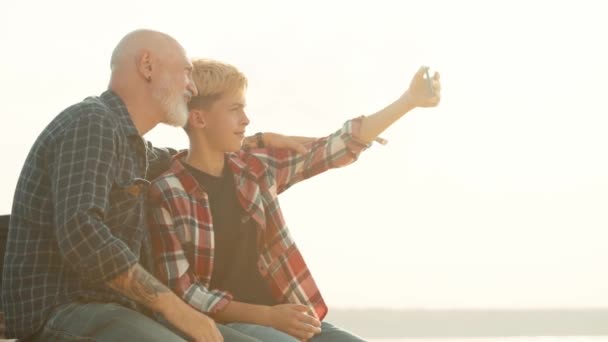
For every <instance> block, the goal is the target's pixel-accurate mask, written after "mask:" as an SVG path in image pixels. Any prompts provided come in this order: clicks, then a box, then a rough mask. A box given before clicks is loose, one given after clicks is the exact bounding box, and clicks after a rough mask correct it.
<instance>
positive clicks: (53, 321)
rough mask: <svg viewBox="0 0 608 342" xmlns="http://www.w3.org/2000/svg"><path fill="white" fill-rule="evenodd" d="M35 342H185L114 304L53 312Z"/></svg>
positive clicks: (73, 306) (70, 306)
mask: <svg viewBox="0 0 608 342" xmlns="http://www.w3.org/2000/svg"><path fill="white" fill-rule="evenodd" d="M34 340H36V341H66V342H70V341H100V342H106V341H107V342H121V341H124V342H127V341H128V342H132V341H152V342H184V341H185V340H184V339H182V338H181V337H180V336H178V335H176V334H175V333H173V332H172V331H170V330H169V329H167V328H166V327H164V326H162V325H161V324H159V323H157V322H155V321H154V320H152V319H151V318H149V317H147V316H146V315H144V314H141V313H139V312H137V311H134V310H131V309H128V308H126V307H123V306H121V305H118V304H114V303H70V304H66V305H62V306H60V307H58V308H57V309H55V311H54V312H53V313H52V314H51V315H50V317H49V319H48V320H47V322H46V324H45V325H44V327H43V328H42V329H41V331H40V332H38V333H37V334H36V335H35V338H34Z"/></svg>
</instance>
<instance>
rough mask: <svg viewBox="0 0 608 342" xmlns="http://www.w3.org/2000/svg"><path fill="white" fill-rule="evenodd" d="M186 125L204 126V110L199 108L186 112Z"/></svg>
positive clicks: (193, 126)
mask: <svg viewBox="0 0 608 342" xmlns="http://www.w3.org/2000/svg"><path fill="white" fill-rule="evenodd" d="M188 125H189V126H190V127H192V128H205V127H206V126H207V124H206V122H205V112H204V111H202V110H200V109H192V110H190V112H189V113H188Z"/></svg>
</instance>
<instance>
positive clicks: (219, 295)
mask: <svg viewBox="0 0 608 342" xmlns="http://www.w3.org/2000/svg"><path fill="white" fill-rule="evenodd" d="M156 192H157V189H156V188H155V187H154V185H153V186H152V189H151V193H152V194H155V193H156ZM175 200H176V198H175V197H173V198H167V199H163V201H164V202H163V203H161V204H158V205H157V204H154V205H152V208H151V211H150V215H149V217H150V220H149V229H150V238H151V241H152V250H153V255H154V265H155V275H156V277H157V278H158V279H159V280H160V281H162V282H163V283H164V284H166V285H167V286H168V287H169V288H170V289H171V290H173V291H174V292H175V293H176V294H177V295H178V296H180V297H181V298H182V299H183V300H184V301H185V302H186V303H188V304H190V305H191V306H192V307H194V308H195V309H197V310H198V311H200V312H203V313H216V312H219V311H221V310H222V309H224V307H225V306H226V305H228V303H230V302H231V301H232V300H233V297H232V295H231V294H230V293H229V292H227V291H221V290H209V289H208V288H207V287H206V286H205V285H204V284H202V283H201V282H200V281H199V280H198V279H197V278H198V277H197V275H196V272H195V271H194V265H191V263H190V262H189V260H188V257H187V256H186V252H185V247H184V245H186V244H192V242H191V241H190V242H186V241H183V240H184V239H189V238H186V237H187V236H190V237H191V236H192V234H189V233H188V230H194V231H196V230H197V229H198V227H196V226H194V227H192V226H189V224H191V223H192V222H193V221H194V222H195V220H194V218H192V217H188V216H187V215H185V214H184V213H176V212H172V211H170V208H171V207H172V206H171V205H170V204H169V203H167V202H170V201H175ZM174 217H175V218H179V221H180V222H182V223H181V224H178V225H176V224H175V222H174ZM199 267H211V264H210V263H209V264H208V265H206V266H203V265H199Z"/></svg>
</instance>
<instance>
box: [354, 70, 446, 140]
mask: <svg viewBox="0 0 608 342" xmlns="http://www.w3.org/2000/svg"><path fill="white" fill-rule="evenodd" d="M427 70H428V68H427V67H420V69H418V72H416V74H415V75H414V77H413V78H412V81H411V82H410V87H409V88H408V90H406V91H405V93H403V95H401V96H400V97H399V98H398V99H397V100H396V101H395V102H393V103H391V104H390V105H388V106H387V107H385V108H384V109H382V110H380V111H379V112H377V113H374V114H372V115H369V116H366V117H364V118H363V121H362V122H361V132H360V136H359V139H360V140H361V141H363V142H365V143H370V142H372V141H373V140H374V139H376V137H378V135H380V134H381V133H382V132H384V130H385V129H387V128H388V127H389V126H390V125H392V124H393V123H394V122H395V121H397V120H399V119H400V118H401V117H402V116H404V115H405V114H406V113H408V112H409V111H410V110H412V109H414V108H416V107H435V106H437V104H439V100H440V99H441V83H440V82H439V73H435V74H434V75H433V77H432V78H431V79H426V78H425V77H424V76H425V73H426V72H427ZM431 88H432V89H431Z"/></svg>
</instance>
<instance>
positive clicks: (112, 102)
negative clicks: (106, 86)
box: [101, 90, 140, 137]
mask: <svg viewBox="0 0 608 342" xmlns="http://www.w3.org/2000/svg"><path fill="white" fill-rule="evenodd" d="M101 100H102V101H103V102H104V103H105V104H106V105H107V106H108V107H110V109H111V110H112V111H113V112H114V113H116V114H117V116H118V120H119V121H120V125H119V126H120V130H121V131H122V133H123V134H124V135H125V136H127V137H130V136H134V135H137V136H140V134H139V132H138V131H137V128H136V127H135V124H134V123H133V120H132V119H131V115H130V114H129V111H128V110H127V106H126V105H125V103H124V102H123V100H122V99H121V98H120V97H119V96H118V95H117V94H116V93H115V92H113V91H111V90H106V91H105V92H103V94H101Z"/></svg>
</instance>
